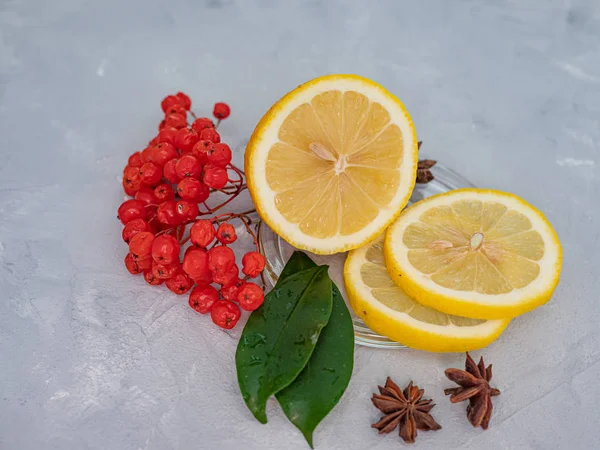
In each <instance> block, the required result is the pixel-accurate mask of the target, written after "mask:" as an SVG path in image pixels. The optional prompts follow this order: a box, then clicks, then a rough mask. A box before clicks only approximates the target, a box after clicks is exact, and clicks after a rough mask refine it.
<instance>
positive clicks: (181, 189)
mask: <svg viewBox="0 0 600 450" xmlns="http://www.w3.org/2000/svg"><path fill="white" fill-rule="evenodd" d="M177 193H178V194H179V196H180V197H181V198H182V199H184V200H189V201H193V202H196V203H202V202H204V201H206V199H207V198H208V196H209V195H210V189H209V188H208V186H207V185H206V184H204V183H202V182H201V181H198V180H197V179H196V178H191V177H188V178H184V179H183V180H181V181H180V182H179V183H178V184H177Z"/></svg>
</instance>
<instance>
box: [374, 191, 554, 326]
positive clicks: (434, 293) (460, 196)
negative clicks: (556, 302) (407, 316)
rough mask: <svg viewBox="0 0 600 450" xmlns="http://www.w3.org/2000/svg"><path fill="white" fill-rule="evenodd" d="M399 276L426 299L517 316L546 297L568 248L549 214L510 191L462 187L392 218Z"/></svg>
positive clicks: (455, 308) (389, 244)
mask: <svg viewBox="0 0 600 450" xmlns="http://www.w3.org/2000/svg"><path fill="white" fill-rule="evenodd" d="M384 253H385V259H386V264H387V268H388V270H389V272H390V274H391V276H392V279H393V280H394V281H395V282H396V283H397V285H398V286H400V287H401V288H402V289H403V290H404V291H405V292H406V293H407V294H409V295H410V296H411V297H412V298H415V299H416V300H417V301H419V302H420V303H422V304H423V305H426V306H429V307H432V308H435V309H437V310H439V311H444V312H446V313H448V314H456V315H460V316H464V317H474V318H484V319H497V318H503V317H514V316H517V315H519V314H523V313H525V312H527V311H530V310H532V309H533V308H535V307H537V306H539V305H542V304H544V303H546V302H547V301H548V300H549V299H550V297H551V296H552V293H553V291H554V289H555V288H556V285H557V284H558V281H559V277H560V272H561V265H562V248H561V245H560V242H559V240H558V236H557V235H556V233H555V231H554V230H553V228H552V226H551V225H550V223H549V222H548V220H546V218H545V217H544V215H543V214H542V213H541V212H539V211H538V210H537V209H535V208H534V207H533V206H531V205H529V204H528V203H527V202H525V201H524V200H523V199H521V198H519V197H517V196H515V195H512V194H508V193H505V192H499V191H492V190H485V189H459V190H455V191H450V192H447V193H445V194H440V195H436V196H433V197H430V198H427V199H425V200H422V201H420V202H418V203H416V204H414V205H412V206H411V207H409V208H407V209H406V210H405V211H403V213H402V214H401V215H400V217H399V218H398V219H397V220H396V222H395V223H394V224H393V225H392V226H390V228H389V229H388V231H387V235H386V240H385V248H384Z"/></svg>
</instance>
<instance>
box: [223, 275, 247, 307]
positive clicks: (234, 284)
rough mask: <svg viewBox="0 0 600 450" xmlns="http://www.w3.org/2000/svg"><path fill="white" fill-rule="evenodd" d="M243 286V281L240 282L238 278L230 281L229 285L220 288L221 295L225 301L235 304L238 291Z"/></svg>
mask: <svg viewBox="0 0 600 450" xmlns="http://www.w3.org/2000/svg"><path fill="white" fill-rule="evenodd" d="M243 284H244V281H242V280H240V279H239V278H236V279H234V280H232V281H231V283H229V284H228V285H226V286H223V287H222V288H221V295H222V296H223V298H224V299H225V300H230V301H232V302H237V295H238V292H239V290H240V287H242V285H243Z"/></svg>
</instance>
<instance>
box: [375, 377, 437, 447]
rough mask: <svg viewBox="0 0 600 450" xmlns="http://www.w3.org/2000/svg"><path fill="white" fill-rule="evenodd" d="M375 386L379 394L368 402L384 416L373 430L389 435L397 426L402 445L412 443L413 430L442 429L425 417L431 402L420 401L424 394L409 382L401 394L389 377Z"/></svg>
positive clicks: (427, 415) (415, 435)
mask: <svg viewBox="0 0 600 450" xmlns="http://www.w3.org/2000/svg"><path fill="white" fill-rule="evenodd" d="M377 387H378V388H379V393H380V394H381V395H377V394H373V397H372V398H371V401H372V402H373V404H374V405H375V407H376V408H378V409H379V410H381V412H382V413H384V414H385V415H384V416H383V417H382V418H381V420H380V421H379V422H377V423H375V424H373V425H371V427H373V428H377V429H378V430H379V433H389V432H390V431H393V430H394V429H395V428H396V427H397V426H398V425H400V437H401V438H402V439H404V442H407V443H413V442H415V438H416V437H417V430H425V431H427V430H439V429H440V428H442V427H441V426H440V425H439V424H438V423H437V422H436V421H435V420H434V419H433V417H432V416H431V414H429V412H430V411H431V409H432V408H433V407H434V406H435V404H433V403H431V402H432V401H433V400H421V399H422V398H423V393H424V392H425V391H424V390H423V389H419V387H418V386H413V383H412V381H411V382H410V383H409V385H408V386H406V388H405V389H404V392H403V391H402V390H401V389H400V388H399V387H398V385H396V383H394V382H393V381H392V379H391V378H390V377H388V378H387V380H386V382H385V387H381V386H377Z"/></svg>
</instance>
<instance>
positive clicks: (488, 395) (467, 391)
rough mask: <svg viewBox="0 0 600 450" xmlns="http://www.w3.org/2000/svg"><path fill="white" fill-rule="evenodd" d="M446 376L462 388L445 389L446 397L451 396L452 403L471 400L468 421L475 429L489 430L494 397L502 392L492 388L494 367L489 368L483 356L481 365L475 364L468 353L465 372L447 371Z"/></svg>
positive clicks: (458, 370) (457, 370) (480, 361)
mask: <svg viewBox="0 0 600 450" xmlns="http://www.w3.org/2000/svg"><path fill="white" fill-rule="evenodd" d="M445 374H446V376H447V377H448V378H449V379H450V380H452V381H454V382H455V383H456V384H458V385H459V386H460V387H458V388H451V389H445V390H444V393H445V394H446V395H451V397H450V401H451V402H452V403H458V402H462V401H463V400H467V399H468V400H469V406H467V419H469V422H471V424H472V425H473V426H474V427H479V426H481V428H483V429H484V430H487V427H488V425H489V423H490V418H491V417H492V410H493V406H492V397H494V396H496V395H500V391H499V390H498V389H496V388H493V387H491V386H490V383H489V382H490V380H491V379H492V365H491V364H490V365H489V366H488V367H487V368H486V367H485V363H484V362H483V356H482V357H481V359H480V360H479V364H475V361H473V358H471V355H469V353H468V352H467V362H466V363H465V370H460V369H446V371H445Z"/></svg>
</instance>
